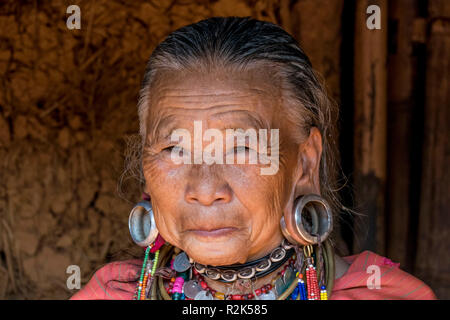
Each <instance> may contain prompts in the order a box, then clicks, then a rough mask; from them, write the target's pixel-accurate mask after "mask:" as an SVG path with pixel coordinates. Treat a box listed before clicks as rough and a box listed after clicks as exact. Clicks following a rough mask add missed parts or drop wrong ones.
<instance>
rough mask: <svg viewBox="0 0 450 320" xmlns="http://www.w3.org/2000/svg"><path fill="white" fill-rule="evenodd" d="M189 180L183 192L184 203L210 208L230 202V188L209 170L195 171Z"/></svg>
mask: <svg viewBox="0 0 450 320" xmlns="http://www.w3.org/2000/svg"><path fill="white" fill-rule="evenodd" d="M189 180H190V181H189V183H188V184H187V187H186V192H185V200H186V202H188V203H190V204H200V205H203V206H211V205H214V204H222V203H228V202H230V201H231V198H232V191H231V188H230V186H229V185H228V183H227V182H226V181H224V180H223V179H221V178H220V176H218V175H217V174H216V173H214V172H211V170H208V169H206V170H203V169H200V170H195V172H194V174H193V175H191V179H189Z"/></svg>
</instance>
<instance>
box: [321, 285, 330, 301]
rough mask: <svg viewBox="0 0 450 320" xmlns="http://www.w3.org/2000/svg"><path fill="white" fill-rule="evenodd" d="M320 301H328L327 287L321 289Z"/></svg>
mask: <svg viewBox="0 0 450 320" xmlns="http://www.w3.org/2000/svg"><path fill="white" fill-rule="evenodd" d="M320 300H328V294H327V288H326V287H325V286H322V287H321V290H320Z"/></svg>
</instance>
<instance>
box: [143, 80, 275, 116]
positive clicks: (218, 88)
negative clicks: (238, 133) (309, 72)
mask: <svg viewBox="0 0 450 320" xmlns="http://www.w3.org/2000/svg"><path fill="white" fill-rule="evenodd" d="M149 96H150V101H149V103H150V114H151V116H150V117H149V118H150V119H149V120H150V121H152V118H153V121H159V120H161V119H163V118H166V117H172V119H173V118H176V117H177V116H182V117H184V118H186V119H190V120H192V119H196V117H197V118H198V119H196V120H201V118H202V119H205V118H207V119H213V120H217V119H222V120H223V121H225V120H227V119H228V120H230V119H239V120H241V121H242V120H245V119H248V120H249V121H253V120H254V118H256V119H266V120H265V121H267V120H271V119H272V118H273V114H274V112H277V111H278V110H279V108H280V106H281V104H282V103H283V98H282V95H281V90H280V88H279V86H277V85H276V83H270V81H269V79H267V78H264V77H259V78H257V77H255V76H254V73H253V72H250V73H248V72H246V73H244V74H234V75H233V76H231V75H224V74H223V72H222V73H210V74H199V73H188V74H179V75H176V74H175V76H174V77H170V76H166V77H163V78H161V79H159V81H158V82H157V84H156V85H155V86H154V87H152V89H151V93H150V95H149ZM251 115H254V116H253V117H252V116H251Z"/></svg>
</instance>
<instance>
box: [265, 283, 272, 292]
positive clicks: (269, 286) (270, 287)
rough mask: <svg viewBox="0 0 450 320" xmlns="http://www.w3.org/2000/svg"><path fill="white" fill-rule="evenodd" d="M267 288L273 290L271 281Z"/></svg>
mask: <svg viewBox="0 0 450 320" xmlns="http://www.w3.org/2000/svg"><path fill="white" fill-rule="evenodd" d="M266 288H267V290H269V291H270V290H272V285H271V284H270V283H269V284H268V285H266Z"/></svg>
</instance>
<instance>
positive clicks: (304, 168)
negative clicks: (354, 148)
mask: <svg viewBox="0 0 450 320" xmlns="http://www.w3.org/2000/svg"><path fill="white" fill-rule="evenodd" d="M321 156H322V135H321V134H320V131H319V129H317V128H316V127H312V128H311V130H310V132H309V137H308V138H307V139H306V140H305V141H304V142H303V143H301V144H300V146H299V149H298V165H297V176H296V179H297V180H296V184H295V197H296V198H297V197H298V196H300V195H304V194H310V193H314V194H320V182H319V181H320V180H319V168H320V158H321Z"/></svg>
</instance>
